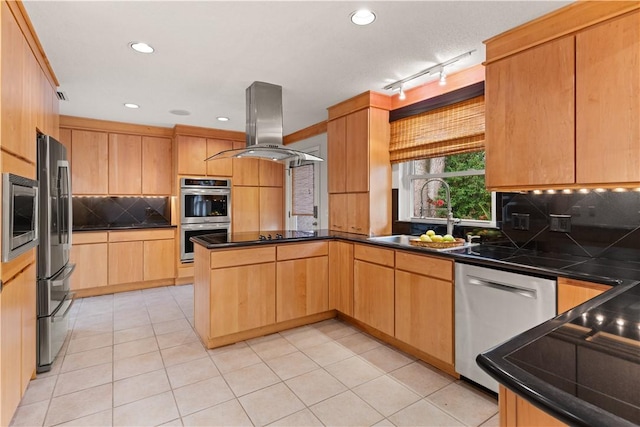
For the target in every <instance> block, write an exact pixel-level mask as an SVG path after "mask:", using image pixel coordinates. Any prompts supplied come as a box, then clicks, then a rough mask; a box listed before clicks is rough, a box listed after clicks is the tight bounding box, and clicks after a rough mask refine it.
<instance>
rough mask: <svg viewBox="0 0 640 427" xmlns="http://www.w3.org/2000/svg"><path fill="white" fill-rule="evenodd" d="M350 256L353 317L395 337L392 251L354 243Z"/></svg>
mask: <svg viewBox="0 0 640 427" xmlns="http://www.w3.org/2000/svg"><path fill="white" fill-rule="evenodd" d="M353 256H354V259H355V260H354V262H353V317H354V318H356V319H357V320H359V321H361V322H363V323H365V324H367V325H369V326H371V327H372V328H374V329H377V330H379V331H381V332H384V333H385V334H387V335H390V336H394V330H395V327H394V325H395V315H394V313H395V305H394V298H395V290H394V264H395V254H394V251H393V250H389V249H379V248H376V247H374V246H367V245H354V254H353Z"/></svg>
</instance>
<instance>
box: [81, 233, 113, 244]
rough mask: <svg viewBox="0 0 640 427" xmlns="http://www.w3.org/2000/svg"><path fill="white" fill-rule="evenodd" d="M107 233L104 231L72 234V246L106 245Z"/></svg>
mask: <svg viewBox="0 0 640 427" xmlns="http://www.w3.org/2000/svg"><path fill="white" fill-rule="evenodd" d="M106 242H107V232H106V231H96V232H93V231H91V232H90V231H87V232H82V233H73V244H74V245H84V244H87V243H106Z"/></svg>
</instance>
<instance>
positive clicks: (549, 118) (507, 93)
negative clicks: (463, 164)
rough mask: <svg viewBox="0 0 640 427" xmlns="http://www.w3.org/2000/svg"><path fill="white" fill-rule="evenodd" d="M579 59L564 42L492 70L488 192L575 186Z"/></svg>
mask: <svg viewBox="0 0 640 427" xmlns="http://www.w3.org/2000/svg"><path fill="white" fill-rule="evenodd" d="M574 55H575V49H574V39H573V37H564V38H562V39H558V40H554V41H551V42H548V43H545V44H543V45H540V46H537V47H534V48H531V49H527V50H525V51H523V52H521V53H518V54H515V55H513V56H510V57H508V58H505V59H502V60H499V61H496V62H494V63H491V64H489V65H487V68H486V89H485V101H486V132H485V135H486V142H485V151H486V168H485V170H486V175H485V180H486V185H487V187H488V188H497V187H520V186H543V185H554V184H572V183H573V182H574V181H575V165H574V163H575V162H574V158H575V133H574V128H575V119H574V118H575V90H574V81H575V72H574V64H575V57H574Z"/></svg>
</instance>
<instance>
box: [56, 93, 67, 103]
mask: <svg viewBox="0 0 640 427" xmlns="http://www.w3.org/2000/svg"><path fill="white" fill-rule="evenodd" d="M56 96H57V97H58V100H60V101H68V100H69V97H68V96H67V94H66V93H64V92H62V91H57V92H56Z"/></svg>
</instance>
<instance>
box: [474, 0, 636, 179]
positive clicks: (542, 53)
mask: <svg viewBox="0 0 640 427" xmlns="http://www.w3.org/2000/svg"><path fill="white" fill-rule="evenodd" d="M485 43H486V45H487V61H486V88H485V101H486V132H485V134H486V142H485V149H486V175H485V180H486V185H487V187H488V188H490V189H513V190H519V189H531V188H575V187H593V186H599V187H620V186H622V187H626V186H633V187H635V186H637V185H638V183H640V98H638V96H637V94H638V92H639V91H640V10H638V5H637V4H635V5H634V4H633V3H625V2H597V3H590V2H588V3H582V4H581V3H578V4H575V5H572V6H570V7H566V8H564V9H561V10H559V11H556V12H554V13H553V14H549V15H547V16H543V17H541V18H539V19H537V20H535V21H532V22H529V23H526V24H524V25H523V26H521V27H517V28H514V29H512V30H510V31H508V32H506V33H503V34H501V35H498V36H496V37H494V38H492V39H490V40H488V41H486V42H485Z"/></svg>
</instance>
